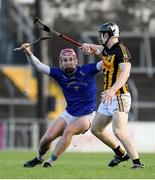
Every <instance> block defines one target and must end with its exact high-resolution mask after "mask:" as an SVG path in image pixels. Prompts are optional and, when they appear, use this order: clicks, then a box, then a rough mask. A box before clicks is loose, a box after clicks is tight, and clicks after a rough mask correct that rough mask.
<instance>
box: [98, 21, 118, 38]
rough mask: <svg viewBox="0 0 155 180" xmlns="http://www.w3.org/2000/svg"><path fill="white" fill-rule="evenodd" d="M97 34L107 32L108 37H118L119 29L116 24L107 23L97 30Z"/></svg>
mask: <svg viewBox="0 0 155 180" xmlns="http://www.w3.org/2000/svg"><path fill="white" fill-rule="evenodd" d="M98 32H99V33H105V32H107V33H108V35H109V36H110V37H119V27H118V26H117V24H116V23H113V22H108V23H105V24H102V25H100V26H99V28H98Z"/></svg>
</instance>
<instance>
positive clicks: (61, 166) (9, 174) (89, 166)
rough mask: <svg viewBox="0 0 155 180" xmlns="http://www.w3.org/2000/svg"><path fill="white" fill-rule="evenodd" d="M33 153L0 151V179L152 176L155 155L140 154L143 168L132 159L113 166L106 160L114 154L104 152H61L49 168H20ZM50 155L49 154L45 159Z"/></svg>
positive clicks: (149, 177) (137, 177) (136, 177)
mask: <svg viewBox="0 0 155 180" xmlns="http://www.w3.org/2000/svg"><path fill="white" fill-rule="evenodd" d="M34 156H35V153H34V152H20V151H0V179H4V178H5V179H129V178H130V179H154V178H155V154H141V159H142V161H143V163H144V164H145V168H144V169H131V166H132V162H131V161H128V162H123V163H121V164H120V165H119V166H117V167H115V168H109V167H108V166H107V163H108V162H109V160H111V158H112V157H113V155H112V154H108V153H107V154H106V153H64V155H63V156H62V157H61V158H60V159H58V160H57V162H56V163H55V165H54V166H53V167H52V168H47V169H46V168H43V167H42V165H41V166H37V167H34V168H23V164H24V162H25V161H27V160H30V159H32V158H33V157H34ZM48 157H49V154H48V155H47V157H46V158H48Z"/></svg>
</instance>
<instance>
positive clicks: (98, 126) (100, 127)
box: [91, 103, 129, 167]
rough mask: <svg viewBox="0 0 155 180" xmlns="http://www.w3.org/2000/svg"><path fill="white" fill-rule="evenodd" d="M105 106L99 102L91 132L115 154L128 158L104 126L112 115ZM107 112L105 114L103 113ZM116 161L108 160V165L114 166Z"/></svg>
mask: <svg viewBox="0 0 155 180" xmlns="http://www.w3.org/2000/svg"><path fill="white" fill-rule="evenodd" d="M108 113H109V112H108V110H107V107H106V106H104V104H103V103H101V104H100V106H99V109H98V112H97V114H96V117H95V119H94V121H93V125H92V129H91V131H92V133H93V134H94V135H95V136H96V137H97V138H99V139H100V140H101V141H102V142H103V143H104V144H106V145H107V146H109V147H110V148H111V149H112V150H113V151H114V153H115V156H116V157H117V156H119V157H120V156H121V157H122V156H124V159H121V160H122V161H123V160H127V159H129V156H128V155H127V154H125V151H124V150H123V149H122V148H121V147H120V146H119V144H118V142H117V141H116V138H115V137H114V136H113V134H111V133H109V132H108V131H107V130H106V127H107V126H108V124H109V123H110V122H111V119H112V116H110V113H109V115H108ZM104 114H107V115H104ZM117 164H118V163H116V161H115V160H112V161H110V163H109V166H112V167H113V166H115V165H117Z"/></svg>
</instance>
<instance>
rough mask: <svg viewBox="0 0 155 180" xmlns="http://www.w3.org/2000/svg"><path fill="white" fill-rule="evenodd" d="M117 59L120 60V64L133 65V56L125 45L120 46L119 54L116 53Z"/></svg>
mask: <svg viewBox="0 0 155 180" xmlns="http://www.w3.org/2000/svg"><path fill="white" fill-rule="evenodd" d="M116 57H117V59H118V61H117V62H118V63H123V62H130V63H131V54H130V52H129V50H128V49H127V47H125V46H124V45H123V44H120V46H119V48H118V52H117V53H116Z"/></svg>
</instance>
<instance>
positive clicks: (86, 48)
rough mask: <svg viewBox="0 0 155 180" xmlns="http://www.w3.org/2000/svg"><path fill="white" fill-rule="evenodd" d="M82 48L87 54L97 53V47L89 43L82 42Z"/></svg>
mask: <svg viewBox="0 0 155 180" xmlns="http://www.w3.org/2000/svg"><path fill="white" fill-rule="evenodd" d="M80 48H81V50H82V52H83V53H84V54H85V55H90V54H95V52H96V50H97V49H96V48H95V47H93V46H91V45H90V44H87V43H84V44H82V46H81V47H80Z"/></svg>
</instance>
